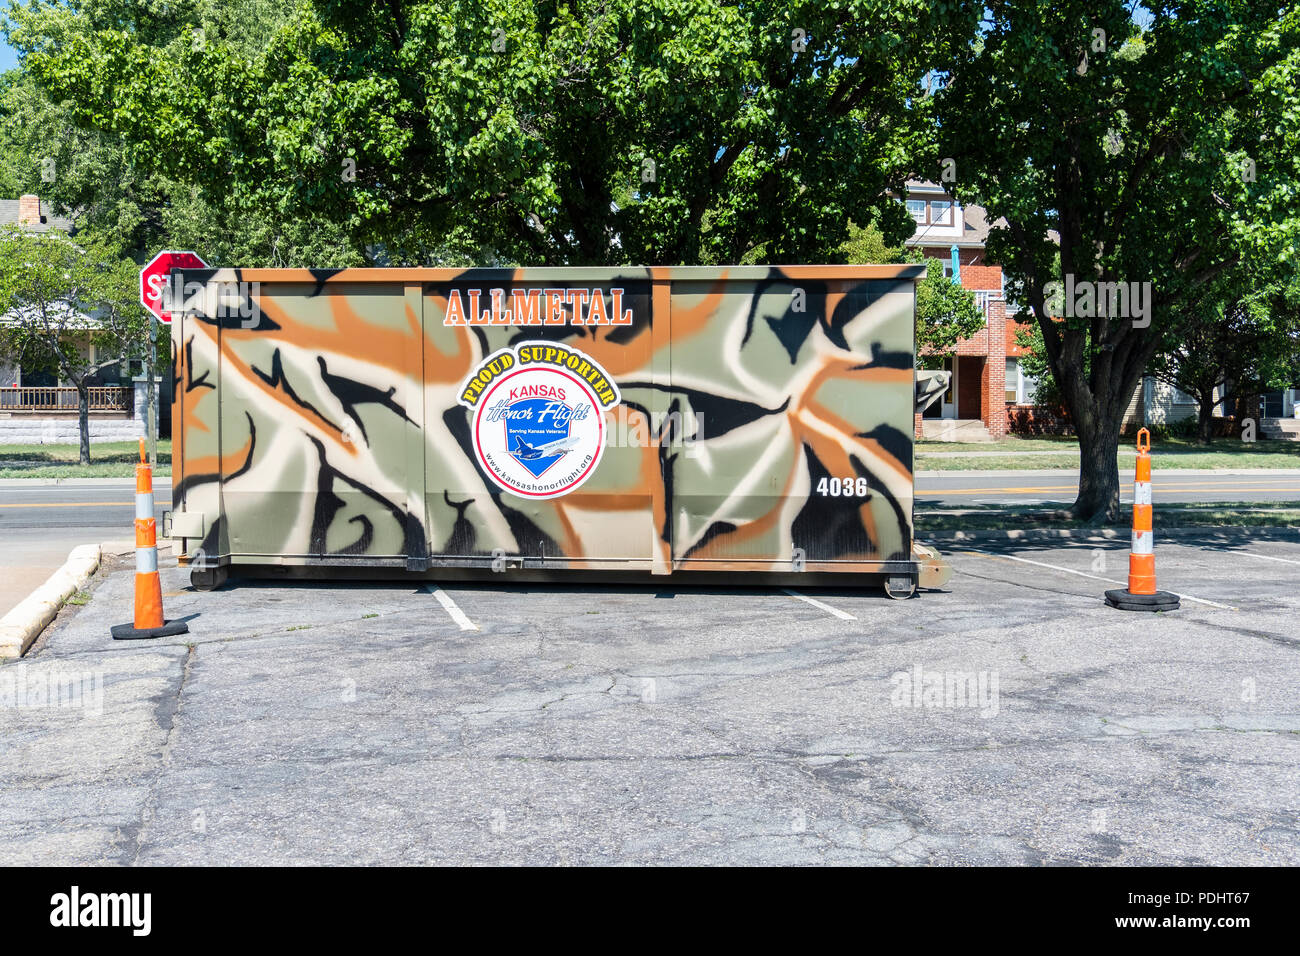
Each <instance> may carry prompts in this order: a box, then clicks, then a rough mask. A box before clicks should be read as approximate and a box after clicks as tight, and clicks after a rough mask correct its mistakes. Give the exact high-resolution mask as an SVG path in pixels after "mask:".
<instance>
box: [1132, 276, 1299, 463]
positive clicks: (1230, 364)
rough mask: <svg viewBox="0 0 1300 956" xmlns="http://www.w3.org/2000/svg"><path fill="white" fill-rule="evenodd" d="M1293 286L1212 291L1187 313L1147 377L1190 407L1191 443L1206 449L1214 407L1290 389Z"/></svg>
mask: <svg viewBox="0 0 1300 956" xmlns="http://www.w3.org/2000/svg"><path fill="white" fill-rule="evenodd" d="M1298 291H1300V289H1298V283H1297V282H1292V283H1291V284H1290V286H1286V287H1284V286H1279V285H1272V286H1262V287H1261V288H1259V289H1257V290H1255V291H1252V292H1248V293H1245V292H1242V291H1241V290H1240V289H1235V288H1232V287H1231V286H1228V287H1219V286H1217V285H1216V287H1215V288H1214V289H1213V291H1212V292H1211V293H1210V294H1207V295H1205V296H1202V297H1201V298H1200V299H1198V301H1197V302H1195V303H1194V304H1192V305H1191V306H1190V307H1189V308H1190V309H1191V310H1194V311H1195V313H1196V314H1195V315H1192V316H1189V317H1188V321H1187V322H1186V323H1185V330H1184V332H1183V335H1182V337H1181V339H1180V340H1179V342H1178V343H1177V344H1176V345H1174V346H1173V347H1172V348H1170V349H1169V350H1168V351H1167V352H1165V353H1164V354H1163V355H1161V356H1158V357H1157V359H1156V361H1155V363H1154V364H1153V367H1152V374H1153V375H1155V377H1156V378H1158V379H1160V380H1161V381H1163V382H1165V383H1167V384H1169V385H1172V386H1174V387H1175V388H1177V389H1179V390H1181V391H1183V392H1185V393H1186V394H1188V395H1190V396H1191V397H1192V398H1193V399H1195V401H1196V408H1197V429H1196V434H1197V438H1198V439H1199V440H1200V441H1201V442H1202V443H1203V444H1209V442H1210V439H1211V438H1212V437H1213V419H1214V412H1215V409H1217V408H1219V407H1220V406H1223V407H1225V408H1231V407H1232V406H1233V405H1235V404H1236V403H1237V400H1238V399H1239V398H1241V397H1247V396H1257V395H1260V394H1261V393H1263V392H1267V391H1271V390H1273V389H1276V388H1285V387H1288V386H1290V385H1291V384H1293V383H1294V382H1295V381H1296V379H1297V375H1300V301H1298V300H1297V292H1298Z"/></svg>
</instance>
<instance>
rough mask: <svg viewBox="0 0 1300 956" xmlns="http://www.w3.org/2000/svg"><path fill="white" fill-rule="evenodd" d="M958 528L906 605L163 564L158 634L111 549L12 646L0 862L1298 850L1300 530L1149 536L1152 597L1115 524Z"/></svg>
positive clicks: (759, 592)
mask: <svg viewBox="0 0 1300 956" xmlns="http://www.w3.org/2000/svg"><path fill="white" fill-rule="evenodd" d="M948 554H949V557H950V560H951V561H952V563H953V565H954V567H955V569H956V573H955V575H954V577H953V581H952V583H951V585H950V586H949V588H948V589H947V590H946V591H945V592H942V593H938V592H928V593H924V594H922V595H921V596H919V597H917V598H914V599H912V600H909V601H901V602H898V601H891V600H888V599H887V598H885V597H884V596H883V595H882V594H881V593H880V591H879V590H877V589H870V590H854V589H851V588H847V587H842V588H806V589H798V588H796V589H793V593H789V592H787V591H785V590H783V589H781V588H760V589H741V588H709V587H685V586H680V585H678V584H677V583H676V582H674V583H673V584H672V586H671V587H669V586H668V584H667V583H665V582H656V583H655V584H653V585H649V586H646V587H633V588H629V587H619V588H612V587H579V586H554V585H547V586H542V585H530V586H516V587H511V586H507V585H504V584H496V583H493V584H483V585H464V584H458V585H454V586H453V585H449V586H447V587H446V589H445V590H439V589H438V588H437V587H436V586H429V587H418V586H414V585H410V584H322V583H315V584H292V583H291V584H280V583H276V584H270V583H251V584H250V583H238V584H236V585H235V586H232V587H229V588H228V589H224V590H221V591H217V592H209V593H199V592H194V591H191V590H189V589H188V577H187V575H186V574H185V573H184V572H183V571H181V570H179V569H176V568H175V567H172V568H170V569H165V570H164V572H163V582H164V590H165V591H166V592H167V596H166V601H167V612H168V616H169V617H170V618H187V619H188V620H189V624H190V629H191V633H190V634H189V635H187V636H186V637H182V638H176V639H169V640H164V641H160V642H152V643H148V644H145V643H139V644H137V643H118V642H113V641H111V640H110V639H109V636H108V626H109V624H110V623H120V622H122V621H126V620H129V618H130V616H131V612H130V609H131V599H132V583H133V582H132V573H131V572H130V571H129V570H119V571H114V572H112V573H108V574H105V575H102V576H101V577H100V579H99V580H98V583H97V586H96V589H95V591H94V594H93V598H92V599H91V600H90V602H89V603H87V604H85V605H84V606H82V607H79V608H70V609H68V610H66V611H65V612H64V614H63V615H62V616H61V617H60V619H59V621H58V622H57V623H56V624H55V625H54V628H53V630H52V632H47V635H46V636H45V637H43V638H42V640H41V642H40V644H38V646H37V648H36V649H35V651H34V652H33V653H32V654H29V656H28V657H27V658H25V659H24V660H22V661H20V662H13V663H9V664H6V665H4V666H3V667H0V692H2V691H3V690H4V688H5V687H8V688H9V692H10V695H11V696H10V698H9V699H8V702H7V709H0V719H3V721H4V733H3V735H0V863H4V864H20V863H108V864H133V863H136V864H190V863H211V864H256V863H273V862H276V863H281V862H282V863H290V864H299V863H301V864H310V863H359V864H372V863H373V864H378V863H393V864H401V863H418V862H443V863H537V864H551V863H562V864H563V863H573V864H578V863H609V864H656V863H705V864H721V863H739V864H746V863H773V864H778V863H779V864H812V863H851V864H890V863H922V864H938V865H944V864H994V863H1007V864H1018V863H1027V864H1032V863H1085V864H1174V863H1178V864H1270V865H1296V864H1298V863H1300V822H1298V820H1300V703H1298V702H1300V632H1298V631H1297V628H1296V624H1295V622H1296V619H1297V613H1298V612H1300V542H1297V541H1295V540H1255V539H1250V538H1242V537H1238V536H1234V535H1230V534H1223V535H1220V534H1218V533H1216V532H1207V533H1206V535H1205V537H1203V538H1199V539H1180V540H1178V541H1162V542H1160V543H1159V544H1158V547H1157V560H1158V572H1159V575H1160V584H1161V586H1162V587H1165V588H1168V589H1171V590H1175V591H1178V592H1180V593H1181V594H1183V596H1184V600H1183V607H1182V609H1181V610H1180V611H1178V612H1175V613H1172V614H1167V615H1158V616H1157V615H1149V614H1138V613H1126V612H1122V611H1116V610H1112V609H1110V608H1107V607H1105V606H1104V605H1103V604H1102V602H1101V595H1102V591H1103V590H1104V589H1106V588H1108V587H1112V586H1115V584H1114V583H1112V582H1116V583H1120V584H1122V582H1123V579H1124V575H1125V573H1126V560H1127V543H1126V542H1124V543H1116V542H1107V543H1105V544H1100V545H1092V544H1086V543H1078V544H1069V543H1066V544H1060V543H1057V544H1052V545H1042V546H1035V545H1026V544H1018V545H1016V546H1015V547H1014V548H1011V549H1008V548H1006V547H1005V546H1003V547H1002V548H999V547H997V546H991V545H989V546H985V545H980V546H979V547H978V550H976V549H972V548H966V547H962V546H956V547H954V548H953V550H951V551H949V552H948ZM78 682H79V683H78ZM56 684H58V685H59V686H60V687H72V686H74V685H75V686H77V687H79V688H80V689H81V691H82V694H81V697H80V703H79V704H78V705H76V706H62V707H58V706H52V705H51V703H50V699H51V698H52V697H53V696H54V695H53V694H52V693H50V692H49V691H48V688H51V687H53V686H55V685H56ZM39 687H45V688H47V691H46V695H45V703H44V704H43V705H41V704H40V698H39V697H38V695H37V694H36V691H34V690H33V688H39ZM96 688H98V690H96ZM14 695H16V696H14Z"/></svg>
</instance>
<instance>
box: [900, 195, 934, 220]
mask: <svg viewBox="0 0 1300 956" xmlns="http://www.w3.org/2000/svg"><path fill="white" fill-rule="evenodd" d="M906 202H907V212H908V215H910V216H911V217H912V218H913V219H914V220H916V222H918V223H919V224H921V225H925V217H926V211H927V210H928V209H929V208H930V206H929V204H928V203H927V202H926V201H925V200H924V199H908V200H907V201H906ZM914 204H916V205H919V206H920V207H921V208H920V210H919V212H920V215H917V212H918V210H916V209H913V208H912V207H913V205H914Z"/></svg>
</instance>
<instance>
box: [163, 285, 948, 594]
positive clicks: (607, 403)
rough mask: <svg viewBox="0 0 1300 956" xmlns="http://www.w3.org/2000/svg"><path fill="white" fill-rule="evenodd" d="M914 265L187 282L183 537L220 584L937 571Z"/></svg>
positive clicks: (178, 475)
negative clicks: (925, 503)
mask: <svg viewBox="0 0 1300 956" xmlns="http://www.w3.org/2000/svg"><path fill="white" fill-rule="evenodd" d="M921 272H922V270H921V267H919V266H912V265H906V266H897V265H890V266H785V267H779V268H778V267H733V268H694V267H692V268H645V269H586V268H581V269H579V268H573V269H543V268H538V269H520V270H494V269H470V270H449V269H348V270H343V271H323V270H306V269H302V270H297V269H250V270H201V271H200V270H188V271H185V272H181V273H176V274H174V275H173V277H172V282H171V284H170V285H169V286H168V288H167V290H166V291H165V299H164V301H165V302H166V303H168V307H169V308H170V309H171V310H172V312H173V323H172V348H173V352H174V369H175V371H174V375H175V377H176V382H175V390H174V391H175V401H174V404H173V426H172V429H173V431H172V434H173V454H174V464H173V479H172V480H173V485H172V488H173V492H172V493H173V512H172V515H171V519H170V523H169V530H170V534H171V536H172V537H173V538H176V539H179V550H180V553H181V555H182V556H181V561H182V563H183V564H188V565H189V566H190V567H191V573H192V578H193V580H194V583H195V584H196V586H199V587H203V588H206V587H212V586H216V585H217V584H219V583H221V582H222V581H223V580H224V579H225V577H226V576H227V575H228V574H230V573H232V572H233V573H248V574H265V573H274V572H275V571H276V569H278V570H279V572H280V573H286V572H287V573H295V574H323V573H325V572H326V569H336V568H346V569H352V570H353V573H364V574H369V575H374V576H382V575H386V574H389V573H393V572H399V573H402V574H406V573H422V574H425V575H427V576H429V577H433V578H439V577H456V576H480V575H481V576H490V575H492V574H493V573H498V574H504V575H505V576H506V577H510V576H513V575H532V576H536V575H539V574H548V573H553V574H555V575H562V576H571V575H574V574H583V573H584V572H585V573H587V574H589V575H590V576H592V577H596V576H599V575H601V574H605V573H608V572H635V573H643V574H646V575H666V574H677V573H679V572H709V571H723V572H749V573H754V572H758V573H767V574H781V573H814V574H816V573H819V572H830V573H837V574H845V573H847V574H857V575H873V576H878V577H875V578H872V580H873V581H883V582H884V583H886V587H887V590H889V591H890V592H891V593H893V594H895V595H902V594H908V593H911V590H912V589H913V588H914V587H915V585H916V584H917V582H918V580H919V581H920V583H922V584H938V583H942V581H944V580H946V579H947V572H946V569H945V568H943V567H942V566H940V565H938V564H937V563H936V561H934V560H930V559H929V554H928V553H926V552H923V551H915V550H914V547H913V540H912V434H913V393H914V383H913V352H914V344H913V310H914V298H915V281H916V279H917V278H918V277H919V276H920V274H921ZM357 569H359V571H358V570H357Z"/></svg>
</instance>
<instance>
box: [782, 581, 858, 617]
mask: <svg viewBox="0 0 1300 956" xmlns="http://www.w3.org/2000/svg"><path fill="white" fill-rule="evenodd" d="M782 590H784V591H785V593H786V594H788V595H790V597H793V598H798V599H799V600H800V601H806V602H808V603H809V604H811V605H812V606H813V607H817V608H821V609H822V610H823V611H825V612H827V613H828V614H834V615H835V616H836V617H838V618H839V619H840V620H841V621H856V620H857V618H856V617H854V616H853V615H852V614H850V613H849V612H848V611H841V610H840V609H839V608H837V607H831V606H830V605H829V604H823V603H822V602H821V601H818V600H817V599H816V598H810V597H809V596H808V595H806V594H800V593H799V592H798V591H791V590H790V589H789V588H783V589H782Z"/></svg>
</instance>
